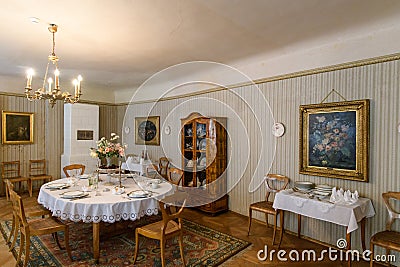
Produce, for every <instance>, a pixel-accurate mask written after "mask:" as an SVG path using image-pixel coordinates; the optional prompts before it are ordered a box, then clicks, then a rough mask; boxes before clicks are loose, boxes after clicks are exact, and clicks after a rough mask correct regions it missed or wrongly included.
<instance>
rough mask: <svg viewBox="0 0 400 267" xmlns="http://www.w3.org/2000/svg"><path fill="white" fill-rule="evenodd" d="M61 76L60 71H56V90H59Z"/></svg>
mask: <svg viewBox="0 0 400 267" xmlns="http://www.w3.org/2000/svg"><path fill="white" fill-rule="evenodd" d="M59 76H60V71H59V70H58V69H56V70H55V71H54V80H55V89H58V88H59V86H60V81H59Z"/></svg>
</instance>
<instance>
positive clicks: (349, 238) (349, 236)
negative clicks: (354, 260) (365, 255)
mask: <svg viewBox="0 0 400 267" xmlns="http://www.w3.org/2000/svg"><path fill="white" fill-rule="evenodd" d="M346 242H347V247H346V250H350V249H351V233H347V231H346ZM347 266H348V267H351V257H349V258H348V259H347Z"/></svg>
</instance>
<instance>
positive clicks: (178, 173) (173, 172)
mask: <svg viewBox="0 0 400 267" xmlns="http://www.w3.org/2000/svg"><path fill="white" fill-rule="evenodd" d="M182 178H183V170H181V169H178V168H169V169H168V178H167V179H168V182H170V183H172V184H174V185H179V184H180V183H182Z"/></svg>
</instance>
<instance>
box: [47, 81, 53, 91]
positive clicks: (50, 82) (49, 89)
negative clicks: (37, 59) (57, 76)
mask: <svg viewBox="0 0 400 267" xmlns="http://www.w3.org/2000/svg"><path fill="white" fill-rule="evenodd" d="M47 81H48V83H49V88H48V93H49V94H50V93H51V84H52V83H53V79H52V78H49V79H48V80H47Z"/></svg>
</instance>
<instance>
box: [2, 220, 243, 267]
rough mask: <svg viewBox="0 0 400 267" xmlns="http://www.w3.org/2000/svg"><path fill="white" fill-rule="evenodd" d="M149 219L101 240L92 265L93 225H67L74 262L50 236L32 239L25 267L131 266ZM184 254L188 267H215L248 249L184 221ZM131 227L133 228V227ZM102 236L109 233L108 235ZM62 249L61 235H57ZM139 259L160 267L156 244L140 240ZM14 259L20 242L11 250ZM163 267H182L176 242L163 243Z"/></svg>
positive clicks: (142, 266) (5, 227)
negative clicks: (140, 228) (141, 230)
mask: <svg viewBox="0 0 400 267" xmlns="http://www.w3.org/2000/svg"><path fill="white" fill-rule="evenodd" d="M158 219H160V217H158V218H157V216H151V217H147V218H145V219H144V218H142V219H141V220H139V221H136V222H129V225H128V227H126V228H124V229H125V231H123V233H122V234H119V235H115V236H111V237H104V236H102V237H100V240H101V241H100V242H101V243H100V262H99V264H98V265H96V264H95V262H94V260H93V254H92V225H91V224H86V223H72V224H70V247H71V251H72V257H73V261H72V262H71V261H70V260H69V258H68V255H67V253H66V251H65V250H60V249H59V248H58V246H57V244H56V243H55V242H54V240H53V238H52V237H51V235H46V236H41V237H32V238H31V254H30V262H29V265H28V266H35V267H36V266H69V267H74V266H102V267H105V266H108V267H111V266H113V267H114V266H133V253H134V248H135V242H134V241H135V230H134V229H135V227H136V226H139V225H143V224H146V223H150V222H152V221H155V220H158ZM183 223H184V237H183V240H184V250H185V259H186V264H187V266H218V265H219V264H221V263H222V262H223V261H225V260H227V259H228V258H229V257H231V256H233V255H235V254H236V253H238V252H239V251H241V250H243V249H244V248H246V247H247V246H249V245H250V243H249V242H247V241H244V240H240V239H238V238H235V237H233V236H230V235H227V234H224V233H221V232H218V231H216V230H213V229H211V228H208V227H206V226H203V225H200V224H197V223H194V222H191V221H188V220H184V221H183ZM132 224H133V225H132ZM10 230H11V222H10V221H2V222H1V223H0V231H1V233H2V235H3V238H4V239H6V236H8V235H9V233H10ZM105 230H106V231H101V233H103V232H110V231H107V229H105ZM59 238H60V242H61V245H63V244H64V243H63V242H64V238H63V235H62V234H61V233H60V234H59ZM139 243H140V244H139V255H138V259H137V261H136V264H135V266H138V267H147V266H161V259H160V248H159V242H158V241H156V240H152V239H148V238H145V237H143V236H140V238H139ZM12 252H13V255H14V257H15V258H17V255H18V252H19V238H18V240H17V246H16V247H15V248H14V249H13V251H12ZM165 256H166V265H167V266H182V261H181V257H180V252H179V244H178V239H177V238H174V239H170V240H168V241H167V243H166V255H165ZM22 257H24V255H22Z"/></svg>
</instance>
